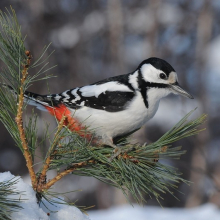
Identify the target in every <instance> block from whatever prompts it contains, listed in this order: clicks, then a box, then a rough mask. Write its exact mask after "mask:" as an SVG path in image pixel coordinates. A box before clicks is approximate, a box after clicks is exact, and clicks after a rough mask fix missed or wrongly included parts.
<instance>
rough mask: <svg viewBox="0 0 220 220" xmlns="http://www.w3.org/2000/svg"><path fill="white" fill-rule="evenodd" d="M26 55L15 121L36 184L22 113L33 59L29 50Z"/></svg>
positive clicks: (28, 166) (32, 179)
mask: <svg viewBox="0 0 220 220" xmlns="http://www.w3.org/2000/svg"><path fill="white" fill-rule="evenodd" d="M26 55H27V61H26V63H25V64H23V70H22V78H21V86H20V93H19V96H18V112H17V116H16V118H15V121H16V123H17V126H18V131H19V134H20V139H21V143H22V147H23V155H24V157H25V160H26V165H27V168H28V171H29V174H30V177H31V182H32V185H33V186H34V185H35V184H36V182H37V177H36V174H35V172H34V169H33V158H32V156H31V153H30V151H29V147H28V143H27V140H26V137H25V131H24V127H23V120H22V113H23V111H22V109H23V104H24V89H23V85H24V83H25V80H26V78H27V75H28V68H29V66H30V61H31V55H30V52H29V51H26Z"/></svg>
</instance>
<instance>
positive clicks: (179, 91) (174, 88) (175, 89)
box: [170, 82, 194, 99]
mask: <svg viewBox="0 0 220 220" xmlns="http://www.w3.org/2000/svg"><path fill="white" fill-rule="evenodd" d="M170 89H171V91H172V92H173V93H175V94H179V95H182V96H185V97H187V98H190V99H194V98H193V96H192V95H190V94H189V93H188V92H186V91H185V90H184V89H182V88H181V87H180V85H179V83H178V82H176V83H174V84H171V85H170Z"/></svg>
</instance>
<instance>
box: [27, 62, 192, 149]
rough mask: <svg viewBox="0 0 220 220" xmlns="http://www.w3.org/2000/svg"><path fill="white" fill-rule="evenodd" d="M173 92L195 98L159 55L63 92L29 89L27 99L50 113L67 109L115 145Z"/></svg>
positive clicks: (77, 120)
mask: <svg viewBox="0 0 220 220" xmlns="http://www.w3.org/2000/svg"><path fill="white" fill-rule="evenodd" d="M170 93H174V94H180V95H183V96H185V97H188V98H193V97H192V96H191V95H190V94H189V93H187V92H186V91H185V90H183V89H182V88H181V87H180V86H179V84H178V80H177V74H176V72H175V70H174V69H173V67H172V66H171V65H170V64H168V63H167V62H166V61H164V60H162V59H159V58H149V59H147V60H144V61H143V62H142V63H141V64H140V65H139V66H138V68H137V69H136V70H135V71H134V72H132V73H129V74H125V75H119V76H115V77H111V78H108V79H104V80H101V81H99V82H97V83H93V84H91V85H86V86H83V87H78V88H74V89H70V90H67V91H65V92H62V93H60V94H53V95H38V94H34V93H31V92H26V93H25V98H26V101H27V102H28V104H31V105H35V106H37V107H38V108H39V109H42V110H47V111H49V112H50V113H52V112H53V111H52V110H53V109H56V111H58V112H59V109H60V111H61V109H62V112H64V111H63V108H66V110H68V111H65V114H68V117H71V118H74V121H76V122H77V123H79V124H80V126H87V127H88V126H89V127H90V128H91V129H95V133H96V135H97V137H98V138H99V139H100V140H101V142H102V143H103V144H107V145H110V146H113V147H114V143H113V139H114V138H116V137H118V136H123V135H126V134H128V133H130V132H132V131H134V130H137V129H138V128H140V127H141V126H143V125H144V124H145V123H146V122H147V121H148V120H149V119H151V118H152V117H153V116H154V115H155V113H156V111H157V109H158V106H159V102H160V99H161V98H163V97H165V96H167V95H169V94H170ZM54 115H55V116H56V114H54ZM57 118H58V117H57ZM58 120H59V118H58Z"/></svg>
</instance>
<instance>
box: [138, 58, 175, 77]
mask: <svg viewBox="0 0 220 220" xmlns="http://www.w3.org/2000/svg"><path fill="white" fill-rule="evenodd" d="M144 64H151V65H152V66H154V67H155V68H156V69H158V70H162V71H163V72H164V73H165V74H166V75H167V77H169V74H170V73H171V72H175V70H174V69H173V67H172V66H171V65H170V64H169V63H167V62H166V61H165V60H162V59H160V58H156V57H151V58H149V59H147V60H144V61H142V62H141V64H140V65H139V66H138V69H140V68H141V67H142V66H143V65H144Z"/></svg>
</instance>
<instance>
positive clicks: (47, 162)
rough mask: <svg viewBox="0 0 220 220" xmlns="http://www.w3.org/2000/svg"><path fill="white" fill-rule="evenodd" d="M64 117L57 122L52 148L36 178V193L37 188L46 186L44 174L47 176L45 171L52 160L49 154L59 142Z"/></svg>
mask: <svg viewBox="0 0 220 220" xmlns="http://www.w3.org/2000/svg"><path fill="white" fill-rule="evenodd" d="M65 119H66V117H65V115H63V117H62V119H61V120H60V122H59V125H58V128H57V131H56V133H55V138H54V141H53V144H52V146H51V147H50V149H49V152H48V154H47V155H48V156H47V158H46V160H45V163H44V166H43V168H42V171H41V174H40V176H39V177H38V183H37V186H35V187H34V188H35V189H36V190H37V191H38V190H39V188H41V187H42V185H44V184H46V174H47V171H48V169H49V166H50V162H51V159H52V158H53V156H51V154H52V153H53V151H54V147H55V146H56V143H57V141H58V140H59V138H60V137H59V135H58V134H59V132H60V131H61V129H62V127H63V125H64V121H65Z"/></svg>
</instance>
